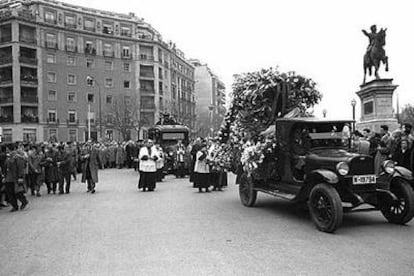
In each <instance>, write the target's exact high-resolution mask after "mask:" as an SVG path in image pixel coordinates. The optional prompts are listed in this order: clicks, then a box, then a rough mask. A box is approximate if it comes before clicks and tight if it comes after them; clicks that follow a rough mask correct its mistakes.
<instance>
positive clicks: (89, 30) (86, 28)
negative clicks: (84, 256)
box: [83, 26, 96, 32]
mask: <svg viewBox="0 0 414 276" xmlns="http://www.w3.org/2000/svg"><path fill="white" fill-rule="evenodd" d="M83 29H84V30H85V31H88V32H95V30H96V29H95V27H87V26H84V27H83Z"/></svg>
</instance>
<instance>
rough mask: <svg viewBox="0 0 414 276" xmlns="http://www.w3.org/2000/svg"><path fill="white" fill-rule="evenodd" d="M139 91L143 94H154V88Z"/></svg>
mask: <svg viewBox="0 0 414 276" xmlns="http://www.w3.org/2000/svg"><path fill="white" fill-rule="evenodd" d="M139 91H140V92H141V93H143V94H155V90H154V88H141V89H139Z"/></svg>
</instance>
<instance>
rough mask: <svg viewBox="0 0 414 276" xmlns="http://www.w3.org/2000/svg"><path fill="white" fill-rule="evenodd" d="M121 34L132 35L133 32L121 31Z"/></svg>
mask: <svg viewBox="0 0 414 276" xmlns="http://www.w3.org/2000/svg"><path fill="white" fill-rule="evenodd" d="M121 36H127V37H132V33H131V32H126V31H121Z"/></svg>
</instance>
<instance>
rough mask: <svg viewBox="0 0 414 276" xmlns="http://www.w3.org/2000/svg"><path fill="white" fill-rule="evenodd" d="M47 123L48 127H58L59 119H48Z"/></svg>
mask: <svg viewBox="0 0 414 276" xmlns="http://www.w3.org/2000/svg"><path fill="white" fill-rule="evenodd" d="M46 123H47V124H48V125H58V124H59V119H54V120H53V119H51V118H47V119H46Z"/></svg>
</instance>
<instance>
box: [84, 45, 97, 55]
mask: <svg viewBox="0 0 414 276" xmlns="http://www.w3.org/2000/svg"><path fill="white" fill-rule="evenodd" d="M85 54H87V55H93V56H95V55H96V49H95V48H93V47H85Z"/></svg>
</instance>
